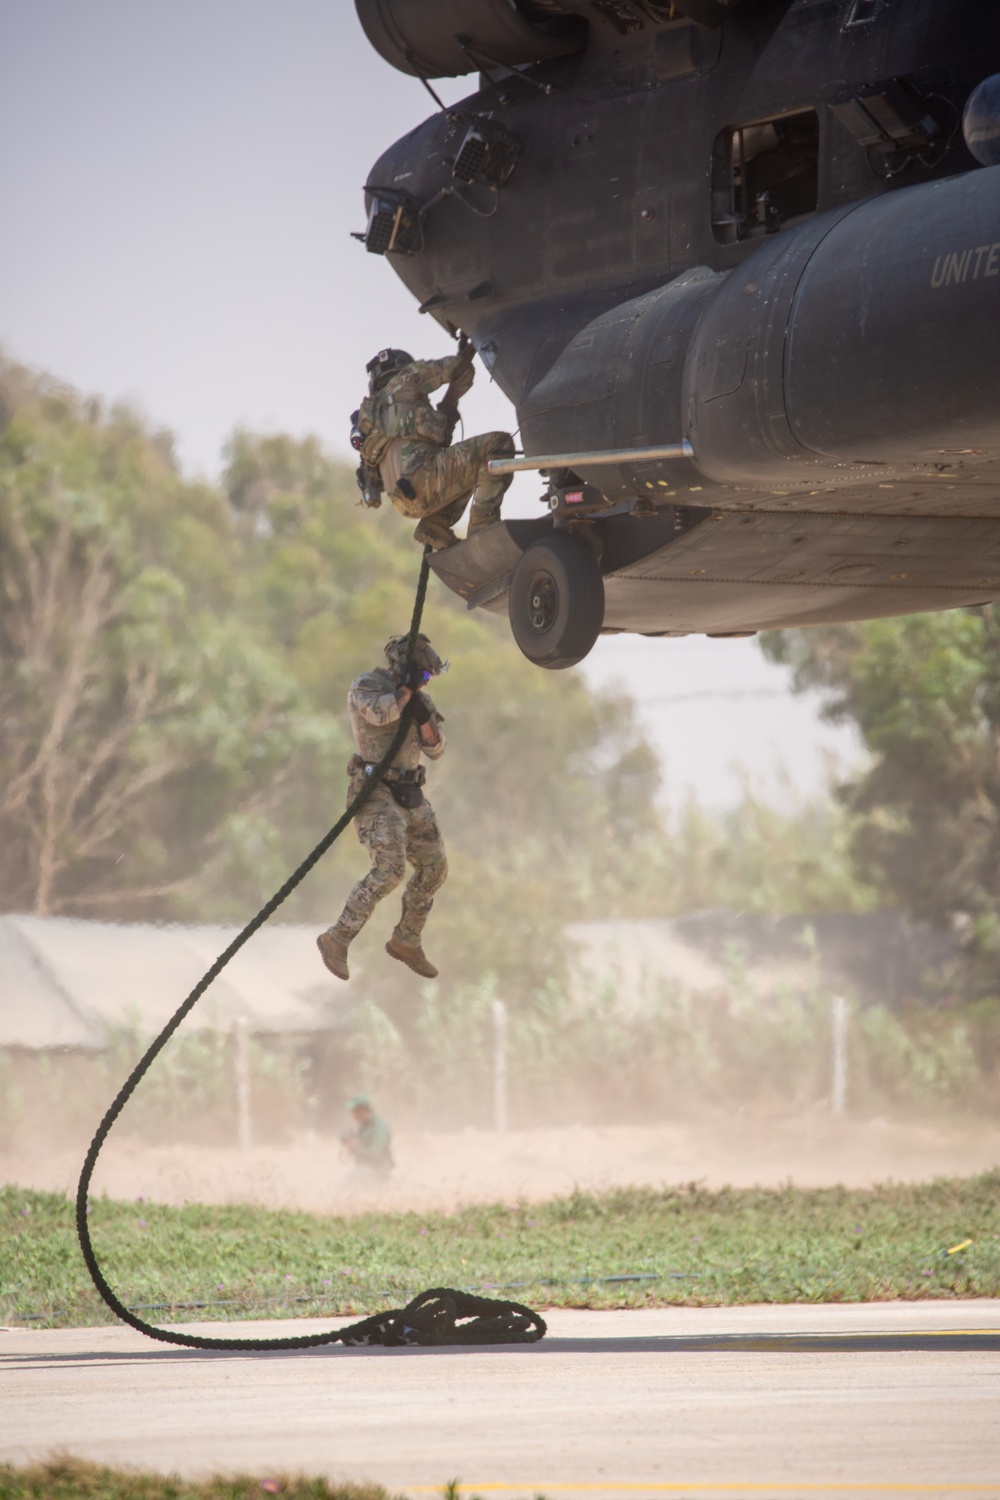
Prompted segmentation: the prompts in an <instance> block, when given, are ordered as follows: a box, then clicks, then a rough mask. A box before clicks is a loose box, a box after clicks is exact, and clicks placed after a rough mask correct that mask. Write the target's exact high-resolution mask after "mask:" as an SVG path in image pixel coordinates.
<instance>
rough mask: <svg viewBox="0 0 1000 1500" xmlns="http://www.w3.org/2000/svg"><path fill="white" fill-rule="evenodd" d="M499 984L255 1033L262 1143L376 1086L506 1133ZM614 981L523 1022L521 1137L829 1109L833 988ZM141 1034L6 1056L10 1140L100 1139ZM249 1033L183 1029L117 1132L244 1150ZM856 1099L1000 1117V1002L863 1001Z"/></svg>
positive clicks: (914, 1110)
mask: <svg viewBox="0 0 1000 1500" xmlns="http://www.w3.org/2000/svg"><path fill="white" fill-rule="evenodd" d="M498 994H499V986H498V984H497V980H496V977H495V976H493V975H487V977H486V978H485V979H482V980H479V981H476V982H469V983H466V984H455V985H450V986H444V985H440V984H431V985H425V986H424V987H423V989H422V991H419V992H418V995H417V1000H416V1004H414V997H413V995H412V993H411V994H410V997H409V1011H408V1013H407V1014H406V1016H405V1017H404V1018H403V1019H400V1018H399V1017H398V1015H397V1018H396V1019H394V1018H393V1007H392V1006H390V1005H389V1004H388V1003H387V1004H386V1005H384V1006H383V1005H380V1004H378V1003H377V1002H376V1001H374V1000H372V999H366V1000H364V1001H363V1002H362V1003H361V1005H360V1006H359V1008H358V1012H357V1014H356V1016H355V1017H354V1021H353V1026H352V1028H351V1030H350V1031H349V1032H347V1033H338V1034H337V1035H336V1039H335V1042H334V1043H333V1045H332V1047H329V1046H327V1045H326V1044H325V1043H324V1044H323V1045H322V1046H321V1047H320V1048H319V1050H312V1049H311V1048H309V1047H308V1046H305V1045H303V1046H298V1045H296V1044H295V1043H294V1042H291V1041H288V1040H284V1041H283V1042H282V1044H281V1045H280V1046H279V1045H278V1044H277V1043H271V1044H269V1045H264V1044H262V1043H261V1042H259V1041H257V1040H255V1039H251V1040H250V1043H249V1049H248V1050H249V1070H250V1100H251V1115H252V1120H253V1138H254V1141H255V1142H256V1143H258V1144H264V1143H282V1142H289V1141H292V1140H295V1139H296V1138H298V1139H301V1138H302V1132H303V1131H305V1130H318V1131H319V1132H321V1133H329V1132H333V1131H339V1130H340V1129H341V1128H342V1127H343V1125H344V1123H345V1118H346V1117H345V1115H344V1102H345V1100H346V1098H347V1097H348V1096H349V1095H350V1094H352V1093H353V1092H355V1091H356V1090H357V1089H358V1088H363V1089H365V1090H367V1091H368V1092H370V1093H372V1094H373V1095H374V1097H375V1099H376V1100H377V1101H378V1102H379V1103H380V1104H381V1105H382V1106H383V1107H384V1108H385V1110H386V1111H387V1112H388V1114H389V1116H390V1119H391V1122H392V1124H393V1125H394V1126H395V1127H396V1128H397V1129H406V1128H413V1127H414V1126H419V1127H420V1128H422V1129H437V1130H457V1129H461V1128H466V1127H469V1126H473V1127H479V1128H483V1129H491V1128H492V1126H493V1108H494V1105H493V1089H494V1069H495V1059H494V1045H495V1043H494V1031H493V1017H492V1005H493V1002H494V1000H495V999H496V998H497V996H498ZM630 998H631V997H630V996H629V995H628V994H626V993H624V992H623V991H622V990H621V989H619V988H617V987H616V986H615V985H614V984H613V983H610V982H608V983H606V984H603V985H602V986H601V987H600V989H599V990H597V991H595V992H591V993H586V992H581V989H580V987H579V985H576V986H574V987H573V988H567V987H566V986H564V985H563V984H562V983H560V982H558V981H556V980H552V979H550V980H549V981H547V982H546V983H545V984H544V985H543V986H541V987H540V988H539V989H537V990H534V991H531V992H529V993H527V994H525V995H522V996H521V997H520V1001H519V1004H517V1005H516V1006H512V1007H510V1010H509V1015H508V1019H507V1041H506V1046H507V1075H508V1101H509V1115H510V1123H511V1126H512V1127H513V1128H514V1129H525V1130H527V1129H534V1128H538V1127H546V1126H567V1125H577V1124H580V1125H587V1126H602V1125H612V1124H614V1125H620V1124H627V1123H638V1124H645V1123H648V1122H649V1121H650V1120H664V1119H685V1120H688V1121H691V1120H698V1119H711V1118H719V1117H720V1116H724V1117H730V1118H731V1117H732V1116H733V1115H734V1114H735V1113H737V1112H739V1111H741V1110H749V1111H751V1112H752V1113H753V1114H754V1115H755V1116H756V1117H757V1118H767V1117H769V1116H771V1115H774V1116H778V1115H784V1116H787V1115H788V1114H796V1113H800V1114H804V1113H807V1112H808V1111H810V1110H812V1109H815V1108H816V1107H823V1108H826V1107H828V1100H829V1093H830V1086H831V1062H830V1025H831V1021H830V1017H831V1000H830V995H829V993H828V992H827V991H826V990H825V989H822V988H821V987H819V985H818V984H811V983H809V982H808V980H806V981H805V982H802V981H796V982H790V981H784V982H781V983H779V984H777V985H776V986H774V987H773V988H772V989H770V990H769V991H767V992H760V991H756V990H754V989H752V988H751V987H750V986H749V984H747V983H746V982H745V980H744V979H743V978H742V977H741V975H740V973H739V972H738V971H736V970H735V969H734V972H733V973H732V974H731V975H730V976H729V977H728V979H727V981H726V983H725V984H724V985H723V986H721V987H720V988H719V989H718V990H717V991H715V992H711V993H700V994H699V993H691V992H686V991H684V990H682V989H680V988H677V987H672V986H670V985H668V984H661V985H659V986H658V987H656V988H655V989H654V990H653V992H652V998H651V999H648V1000H647V1002H646V1003H645V1004H643V1005H642V1006H641V1007H639V1008H631V1009H630V1008H629V1005H628V1003H627V1002H628V1000H629V999H630ZM143 1046H144V1043H143V1038H142V1037H141V1035H140V1034H139V1032H138V1031H137V1030H134V1029H132V1028H127V1029H126V1028H121V1029H119V1030H118V1031H116V1032H115V1033H114V1035H113V1038H112V1045H111V1047H110V1048H109V1049H108V1050H107V1051H105V1052H102V1053H100V1054H98V1055H97V1056H95V1057H82V1056H80V1055H79V1054H58V1053H53V1054H50V1053H44V1052H43V1053H38V1054H24V1055H22V1056H20V1057H19V1059H18V1061H17V1067H16V1070H15V1069H14V1068H13V1067H11V1066H10V1064H9V1062H6V1060H5V1059H4V1058H3V1056H2V1054H0V1150H2V1151H7V1152H10V1153H12V1154H13V1153H16V1152H19V1151H21V1150H24V1149H27V1150H30V1151H32V1152H37V1151H42V1150H47V1149H48V1150H62V1149H67V1148H76V1149H78V1150H79V1149H81V1148H82V1143H83V1142H84V1141H85V1140H86V1139H87V1138H88V1136H89V1135H90V1133H91V1131H92V1130H93V1129H94V1126H95V1125H96V1123H97V1121H98V1119H99V1118H100V1116H101V1114H102V1113H103V1111H104V1109H105V1108H106V1107H107V1103H108V1101H109V1099H110V1098H111V1097H112V1096H113V1094H114V1092H115V1090H116V1089H117V1088H118V1087H119V1086H120V1084H121V1083H122V1081H123V1080H124V1079H125V1078H126V1077H127V1076H128V1074H129V1072H130V1071H131V1068H132V1067H133V1066H134V1064H135V1062H136V1061H137V1060H138V1057H139V1056H140V1055H141V1052H142V1050H143ZM233 1048H234V1042H233V1038H232V1037H231V1036H229V1035H226V1034H224V1033H220V1032H214V1031H202V1032H197V1033H194V1034H192V1035H183V1034H182V1035H180V1036H179V1037H176V1038H174V1040H173V1041H172V1042H171V1044H170V1045H169V1046H168V1047H167V1048H166V1049H165V1051H164V1052H163V1054H162V1055H161V1057H160V1058H159V1059H158V1060H157V1063H156V1065H155V1067H154V1068H153V1069H152V1070H151V1071H150V1073H149V1075H148V1077H147V1078H146V1079H145V1080H144V1081H143V1083H142V1085H141V1087H140V1088H139V1089H138V1090H137V1092H136V1094H135V1096H134V1098H133V1100H132V1102H131V1103H130V1105H129V1107H128V1109H127V1110H126V1111H125V1114H124V1115H123V1117H122V1120H121V1122H120V1124H119V1125H118V1127H117V1130H118V1132H119V1133H122V1134H124V1135H126V1136H127V1137H128V1138H129V1139H130V1140H132V1141H141V1142H144V1143H147V1144H162V1143H167V1142H169V1143H174V1142H193V1143H197V1144H201V1145H218V1146H235V1144H236V1141H237V1135H238V1130H237V1104H236V1092H235V1084H234V1068H233ZM847 1050H848V1095H847V1107H848V1110H849V1112H850V1114H851V1115H852V1116H854V1117H855V1118H865V1117H868V1118H871V1117H873V1116H880V1115H883V1114H886V1113H890V1114H892V1115H893V1116H894V1117H895V1118H897V1119H911V1120H914V1121H919V1122H921V1123H923V1124H926V1123H928V1122H929V1121H932V1120H943V1119H944V1118H945V1117H950V1118H952V1119H954V1118H956V1117H960V1118H965V1119H978V1120H984V1119H989V1118H992V1117H995V1116H996V1114H997V1110H998V1088H997V1085H998V1082H1000V1003H998V1002H997V1001H995V1000H989V999H987V1000H981V1001H978V1002H976V1003H975V1004H973V1005H971V1006H942V1005H940V1004H933V1003H928V1002H916V1001H913V1002H910V1003H908V1004H906V1005H905V1006H903V1007H902V1008H901V1009H898V1010H893V1009H891V1008H890V1007H889V1006H886V1005H883V1004H872V1005H869V1006H867V1007H864V1008H860V1007H854V1008H852V1009H851V1011H850V1013H849V1021H848V1031H847Z"/></svg>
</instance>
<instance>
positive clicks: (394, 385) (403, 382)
mask: <svg viewBox="0 0 1000 1500" xmlns="http://www.w3.org/2000/svg"><path fill="white" fill-rule="evenodd" d="M461 358H462V356H461V355H460V354H446V355H445V356H444V358H443V359H419V360H414V362H413V364H412V365H407V366H406V367H405V369H402V370H400V372H399V374H398V375H394V376H393V377H392V379H391V380H390V381H389V386H388V390H389V394H390V395H391V396H392V398H393V400H394V401H408V400H409V401H412V400H413V398H414V396H420V395H424V396H426V395H429V394H430V392H431V391H436V390H438V388H439V387H440V386H442V385H449V384H450V383H451V378H452V375H453V374H454V372H455V369H456V368H457V366H458V362H459V360H460V359H461ZM474 373H475V372H474V371H472V372H471V373H470V374H469V376H468V377H467V380H468V383H467V384H463V385H462V389H461V390H460V391H459V393H458V394H459V395H464V394H465V392H466V391H467V390H468V389H469V386H470V385H471V384H472V376H473V375H474ZM464 378H466V377H461V376H460V377H459V383H460V384H461V382H462V380H463V379H464Z"/></svg>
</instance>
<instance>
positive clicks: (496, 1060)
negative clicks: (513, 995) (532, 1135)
mask: <svg viewBox="0 0 1000 1500" xmlns="http://www.w3.org/2000/svg"><path fill="white" fill-rule="evenodd" d="M491 1010H492V1012H493V1129H494V1130H506V1129H507V1007H506V1005H504V1003H503V1001H502V1000H494V1001H493V1004H492V1006H491Z"/></svg>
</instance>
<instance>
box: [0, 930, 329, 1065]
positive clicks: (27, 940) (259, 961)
mask: <svg viewBox="0 0 1000 1500" xmlns="http://www.w3.org/2000/svg"><path fill="white" fill-rule="evenodd" d="M237 931H238V929H237V928H235V927H221V926H219V927H216V926H211V927H207V926H206V927H182V926H162V927H157V926H153V925H152V924H148V923H129V924H122V925H119V924H115V923H111V922H85V921H77V920H75V919H72V918H68V917H35V916H17V915H7V916H0V1047H30V1048H54V1047H82V1048H100V1047H102V1046H104V1044H105V1039H106V1037H107V1033H108V1030H109V1028H111V1027H114V1026H119V1025H135V1026H137V1027H138V1029H139V1030H140V1031H141V1032H142V1033H143V1034H145V1035H152V1034H154V1033H155V1032H157V1031H158V1030H159V1029H160V1028H161V1027H162V1026H163V1025H164V1024H165V1023H166V1021H167V1020H169V1018H170V1016H171V1015H172V1014H173V1012H174V1011H175V1010H176V1008H177V1006H178V1005H180V1003H181V1001H182V1000H183V999H184V998H185V996H186V995H187V994H188V993H189V992H190V991H191V990H192V989H193V988H194V986H195V984H197V982H198V980H199V979H200V978H201V976H202V974H204V972H205V971H206V970H207V969H208V967H209V966H210V964H211V963H212V962H213V961H214V960H215V958H216V957H217V956H218V955H219V954H220V953H221V952H222V951H223V949H224V948H226V947H227V945H228V944H229V943H230V942H231V941H232V940H233V938H234V937H235V936H236V933H237ZM355 998H356V995H355ZM351 1005H352V996H351V985H350V984H347V985H345V984H341V983H340V982H339V981H338V980H335V979H333V978H331V977H330V976H328V975H326V974H325V972H324V970H323V967H322V962H321V960H320V957H319V954H318V953H317V951H316V928H314V927H303V926H292V925H287V924H286V925H281V926H277V925H271V926H268V927H265V928H264V929H263V931H262V932H259V933H257V934H256V936H255V937H253V938H252V939H251V940H250V942H249V943H248V944H247V946H246V947H245V948H243V949H241V951H240V952H239V953H238V954H237V955H236V957H235V958H234V959H233V960H232V961H231V962H230V963H229V964H228V965H227V967H226V969H225V970H224V972H223V974H222V975H221V976H220V977H219V978H218V979H217V980H216V981H215V982H214V984H213V985H212V986H211V988H210V989H209V991H208V992H207V994H206V995H205V996H204V998H203V999H202V1000H200V1001H199V1003H198V1004H197V1005H196V1006H195V1009H194V1011H193V1012H192V1014H191V1016H190V1017H189V1018H188V1019H187V1020H186V1021H185V1023H184V1024H185V1028H191V1029H195V1030H199V1029H202V1030H203V1029H212V1030H225V1031H228V1030H229V1029H230V1028H231V1027H232V1026H233V1024H234V1023H235V1022H237V1021H240V1022H245V1023H246V1025H247V1028H248V1030H249V1031H251V1032H253V1033H257V1034H261V1033H265V1032H270V1033H302V1032H310V1031H327V1030H331V1029H335V1028H337V1027H338V1026H340V1025H342V1024H343V1022H344V1019H345V1017H346V1014H347V1012H348V1011H349V1010H350V1009H351Z"/></svg>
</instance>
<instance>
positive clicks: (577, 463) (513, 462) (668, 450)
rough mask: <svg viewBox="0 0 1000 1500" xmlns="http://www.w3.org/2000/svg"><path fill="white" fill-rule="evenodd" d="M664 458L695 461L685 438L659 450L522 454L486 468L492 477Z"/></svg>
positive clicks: (489, 464) (612, 449)
mask: <svg viewBox="0 0 1000 1500" xmlns="http://www.w3.org/2000/svg"><path fill="white" fill-rule="evenodd" d="M667 458H694V449H693V448H692V447H691V444H690V443H689V442H688V440H687V438H685V439H684V441H683V442H682V443H665V444H661V446H660V447H659V448H604V449H601V450H598V451H597V452H596V453H547V454H543V455H541V456H537V455H536V456H535V457H533V458H531V457H529V456H528V455H527V454H524V453H521V454H518V456H517V457H516V458H491V459H490V460H489V463H488V468H489V471H490V473H491V474H518V473H520V472H521V471H522V470H524V469H577V468H580V469H586V468H589V467H591V466H592V465H594V464H640V463H652V462H655V461H656V460H657V459H667Z"/></svg>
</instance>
